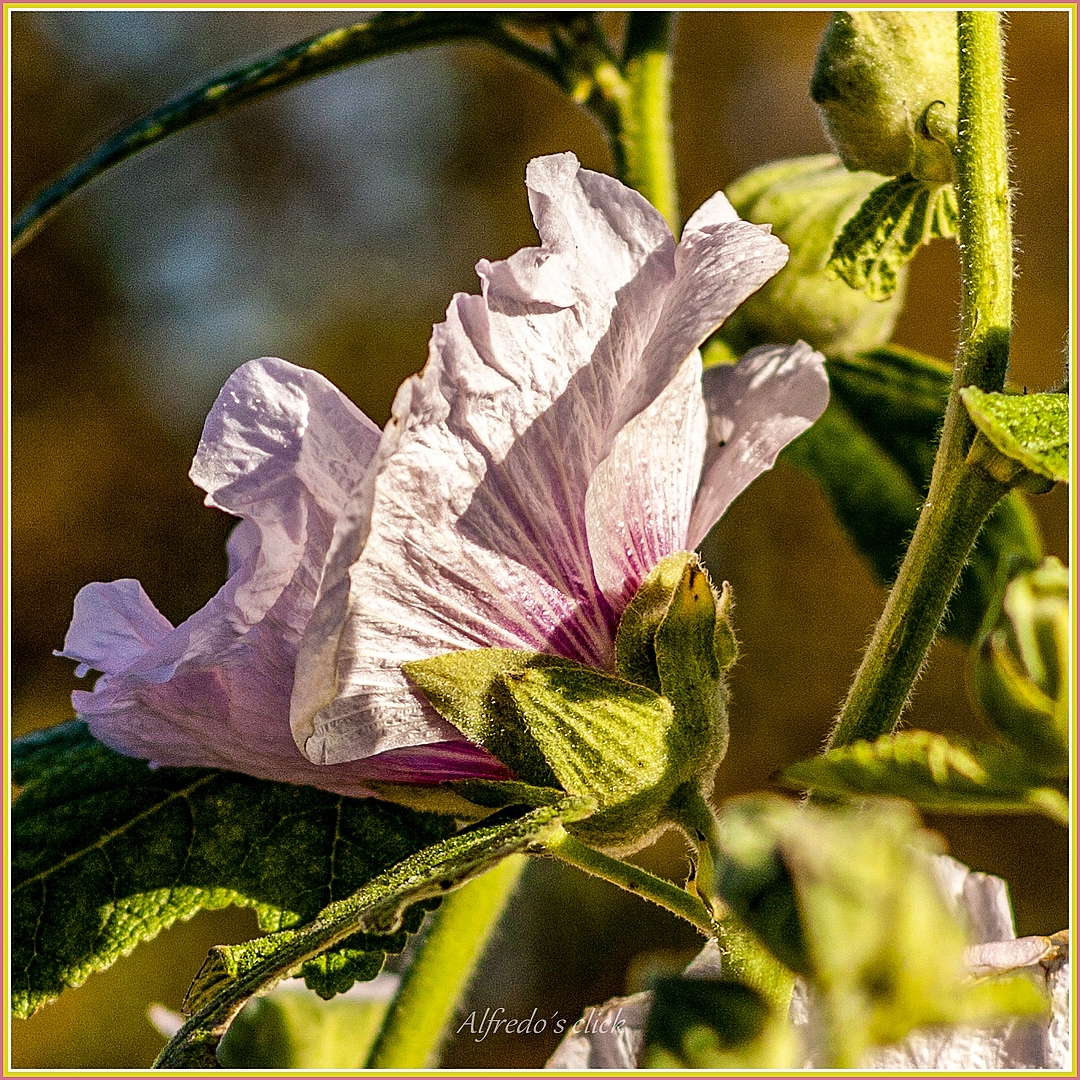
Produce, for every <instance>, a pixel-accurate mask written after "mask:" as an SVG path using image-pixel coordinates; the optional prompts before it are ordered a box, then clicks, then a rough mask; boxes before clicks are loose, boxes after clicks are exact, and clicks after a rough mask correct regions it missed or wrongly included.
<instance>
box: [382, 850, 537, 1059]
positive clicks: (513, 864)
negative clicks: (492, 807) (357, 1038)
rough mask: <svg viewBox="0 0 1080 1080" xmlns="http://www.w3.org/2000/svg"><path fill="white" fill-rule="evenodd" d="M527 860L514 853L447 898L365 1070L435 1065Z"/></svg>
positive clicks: (415, 959) (395, 998) (396, 998)
mask: <svg viewBox="0 0 1080 1080" xmlns="http://www.w3.org/2000/svg"><path fill="white" fill-rule="evenodd" d="M525 861H526V860H525V856H524V855H511V856H510V857H509V858H506V859H504V860H503V861H502V862H501V863H499V864H498V865H497V866H496V867H494V869H492V870H489V871H488V872H487V873H486V874H484V875H483V877H479V878H475V879H474V880H472V881H470V882H469V883H468V884H467V885H464V886H463V887H462V888H460V889H459V890H458V891H457V892H455V893H451V894H450V895H449V896H447V897H446V899H444V900H443V902H442V905H441V906H440V907H439V909H438V911H436V912H435V914H434V915H433V916H432V918H431V924H430V927H429V929H428V931H427V933H426V934H425V935H424V938H423V939H422V940H421V942H420V945H419V948H418V949H417V952H416V956H415V957H414V959H413V962H412V963H411V964H410V965H409V968H408V970H407V971H406V972H405V976H404V978H403V979H402V981H401V986H400V988H399V989H398V992H397V994H396V995H395V997H394V1000H393V1001H392V1002H391V1004H390V1010H389V1012H388V1013H387V1015H386V1019H385V1021H384V1022H383V1027H382V1031H380V1033H379V1037H378V1039H376V1041H375V1044H374V1046H372V1048H371V1052H370V1053H369V1055H368V1059H367V1062H366V1063H365V1065H364V1068H366V1069H423V1068H425V1067H428V1066H430V1065H431V1064H432V1059H433V1058H434V1057H435V1055H436V1053H437V1052H438V1049H439V1045H440V1043H441V1042H442V1039H443V1036H444V1033H445V1030H446V1025H447V1022H448V1021H449V1020H450V1018H451V1017H452V1015H453V1013H454V1009H455V1008H456V1006H457V1003H458V1000H459V999H460V997H461V995H462V993H463V992H464V990H465V988H466V986H467V985H468V982H469V979H470V978H471V977H472V973H473V971H474V969H475V967H476V965H477V963H478V962H479V960H480V958H481V957H482V956H483V954H484V949H485V947H486V946H487V943H488V941H489V939H490V938H491V934H492V932H493V931H494V929H495V925H496V923H497V922H498V920H499V917H500V915H502V913H503V910H504V909H505V907H506V904H507V901H508V900H509V899H510V894H511V893H512V892H513V891H514V887H515V886H516V885H517V882H518V879H519V878H520V877H521V871H522V870H523V869H524V867H525Z"/></svg>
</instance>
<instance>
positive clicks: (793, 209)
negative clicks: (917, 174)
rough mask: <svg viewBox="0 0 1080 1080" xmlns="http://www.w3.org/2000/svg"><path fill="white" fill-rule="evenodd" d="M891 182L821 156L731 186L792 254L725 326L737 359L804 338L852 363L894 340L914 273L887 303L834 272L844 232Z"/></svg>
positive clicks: (748, 214)
mask: <svg viewBox="0 0 1080 1080" xmlns="http://www.w3.org/2000/svg"><path fill="white" fill-rule="evenodd" d="M884 180H885V177H883V176H881V175H880V174H878V173H873V172H851V171H849V170H848V169H846V168H845V167H844V166H843V165H841V164H840V161H839V160H838V159H837V158H836V157H834V156H833V155H831V154H818V155H815V156H813V157H800V158H793V159H791V160H788V161H774V162H770V163H769V164H767V165H762V166H760V167H759V168H756V169H752V170H751V171H750V172H748V173H746V174H745V175H743V176H740V177H739V178H738V179H737V180H736V181H734V182H733V183H732V184H730V185H728V187H727V188H726V189H725V194H726V195H727V197H728V198H729V199H730V200H731V204H732V206H734V207H735V210H736V212H737V213H738V215H739V217H741V218H743V219H745V220H746V221H753V222H755V223H757V224H768V225H770V226H771V227H772V231H773V233H774V234H775V235H776V236H778V237H779V238H780V239H781V240H783V242H784V243H785V244H787V246H788V249H789V251H790V256H789V258H788V261H787V263H786V264H785V265H784V267H783V268H782V269H781V270H780V272H779V273H778V274H776V275H775V276H774V277H772V278H770V279H769V281H767V282H766V283H765V284H764V285H763V286H762V287H761V288H760V289H758V291H757V292H755V293H754V294H753V295H752V296H750V297H749V298H748V299H746V300H744V301H743V303H741V304H740V305H739V307H738V308H737V309H736V311H735V312H734V313H733V314H732V315H731V317H730V318H729V319H727V321H726V322H725V323H724V324H723V326H721V327H720V330H719V331H718V334H717V338H716V340H722V341H723V342H724V343H726V344H727V345H728V346H730V348H731V350H732V352H733V355H734V358H738V357H739V356H740V355H741V354H742V353H744V352H746V351H747V350H748V349H751V348H753V347H754V346H755V345H761V344H765V343H766V342H776V341H799V340H800V339H801V340H802V341H805V342H807V343H808V344H809V345H812V346H813V347H814V348H815V349H817V350H818V351H819V352H823V353H824V354H825V355H826V356H850V355H852V354H854V353H857V352H862V351H864V350H866V349H872V348H875V347H876V346H878V345H883V344H884V343H885V342H886V341H888V340H889V337H890V335H891V334H892V330H893V326H894V325H895V324H896V319H897V316H898V315H899V314H900V310H901V308H902V306H903V301H904V296H903V294H904V279H905V277H906V274H907V271H906V268H903V267H901V268H900V270H899V271H898V274H897V277H898V287H897V289H896V291H895V292H894V293H893V295H892V296H891V297H890V298H889V300H888V301H887V302H884V303H883V302H877V301H875V300H873V299H872V298H871V297H869V296H867V295H866V293H864V292H859V291H857V290H855V289H852V288H850V287H849V286H848V285H847V284H846V283H845V282H843V281H840V280H839V279H838V278H837V277H836V275H835V274H830V273H828V272H827V271H826V264H827V263H828V261H829V256H830V255H831V253H832V249H833V244H834V243H835V241H836V238H837V236H838V235H839V233H840V230H841V229H842V227H843V226H844V224H845V223H846V222H847V221H848V220H849V219H850V218H851V217H852V216H853V215H854V214H855V213H856V212H857V211H858V209H859V207H860V206H861V205H862V203H863V200H865V199H866V197H867V196H868V195H869V194H870V193H871V192H872V191H873V190H874V189H875V188H877V187H878V186H879V185H880V184H882V183H883V182H884Z"/></svg>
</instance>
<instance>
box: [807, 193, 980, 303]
mask: <svg viewBox="0 0 1080 1080" xmlns="http://www.w3.org/2000/svg"><path fill="white" fill-rule="evenodd" d="M959 215H960V211H959V206H958V205H957V201H956V191H955V189H954V188H953V186H952V184H926V183H924V182H923V181H922V180H916V179H915V178H914V177H912V176H899V177H897V178H896V179H895V180H889V181H887V182H886V183H884V184H882V185H881V186H880V187H878V188H876V189H875V190H874V191H872V192H871V193H870V195H869V196H868V197H867V199H866V201H865V202H864V203H863V204H862V206H861V207H860V208H859V210H858V212H857V213H856V214H855V216H854V217H852V218H851V219H850V220H849V221H848V222H847V224H846V225H845V226H844V228H843V229H842V230H841V232H840V235H839V236H838V237H837V238H836V243H835V244H834V245H833V250H832V255H831V256H830V257H829V263H828V270H829V272H831V273H834V274H835V275H836V276H837V277H839V278H840V279H841V280H842V281H845V282H847V284H848V285H850V286H851V287H852V288H853V289H858V290H860V291H861V292H865V293H866V294H867V295H868V296H869V297H870V298H871V299H873V300H887V299H888V298H889V297H890V296H892V294H893V293H894V292H896V290H897V288H898V287H899V285H900V283H901V280H902V278H901V270H902V268H903V267H904V266H905V265H906V264H907V263H908V262H910V261H911V259H912V258H914V256H915V253H916V252H917V251H918V250H919V248H920V247H921V246H922V245H923V244H928V243H929V242H930V241H931V240H934V239H937V238H939V237H940V238H943V239H949V238H950V237H953V236H955V235H956V228H957V224H958V222H959Z"/></svg>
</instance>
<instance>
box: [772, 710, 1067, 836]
mask: <svg viewBox="0 0 1080 1080" xmlns="http://www.w3.org/2000/svg"><path fill="white" fill-rule="evenodd" d="M781 778H782V779H783V781H784V782H785V783H786V784H788V785H790V786H791V787H795V788H802V789H812V790H813V791H814V792H816V793H817V794H819V795H824V796H831V797H834V798H851V799H863V798H865V797H867V796H869V795H882V796H894V797H897V798H903V799H907V800H908V801H909V802H912V803H914V804H915V805H916V806H917V807H919V809H921V810H925V811H928V812H933V813H941V814H1018V813H1027V814H1042V815H1044V816H1046V817H1049V818H1050V819H1051V820H1052V821H1056V822H1057V823H1058V824H1059V825H1066V826H1067V825H1068V821H1069V804H1068V800H1067V799H1066V798H1065V796H1064V795H1063V794H1062V793H1061V792H1060V791H1058V790H1057V789H1056V788H1054V787H1051V786H1049V785H1048V784H1047V783H1046V777H1045V775H1044V774H1042V773H1040V772H1039V771H1036V770H1033V769H1032V768H1031V766H1030V765H1029V764H1028V763H1027V762H1025V761H1024V760H1023V759H1022V758H1021V757H1020V756H1019V755H1018V754H1016V753H1015V752H1010V751H1007V750H1005V749H1003V748H1001V747H998V746H993V745H989V744H984V745H972V746H963V745H960V744H959V743H957V742H955V741H950V740H949V739H947V738H946V737H945V736H944V735H936V734H934V733H932V732H929V731H901V732H897V733H896V734H893V735H883V736H881V738H880V739H876V740H875V741H874V742H867V741H866V740H860V741H859V742H855V743H852V744H851V745H849V746H843V747H838V748H837V749H835V750H830V751H828V752H827V753H825V754H821V755H819V756H817V757H813V758H809V759H808V760H806V761H800V762H796V763H795V764H794V765H789V766H788V767H787V768H786V769H784V770H783V772H782V773H781Z"/></svg>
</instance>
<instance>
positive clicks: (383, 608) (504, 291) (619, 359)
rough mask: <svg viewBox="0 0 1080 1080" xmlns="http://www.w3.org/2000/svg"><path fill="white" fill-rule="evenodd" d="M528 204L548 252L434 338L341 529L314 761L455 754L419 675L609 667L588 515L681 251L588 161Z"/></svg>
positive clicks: (303, 666) (550, 172)
mask: <svg viewBox="0 0 1080 1080" xmlns="http://www.w3.org/2000/svg"><path fill="white" fill-rule="evenodd" d="M528 185H529V200H530V205H531V207H532V210H533V215H534V218H535V220H536V223H537V229H538V231H539V233H540V237H541V241H542V246H541V247H540V248H528V249H525V250H523V251H520V252H518V253H517V254H516V255H514V256H512V257H511V258H510V259H508V260H506V261H505V262H503V263H488V262H481V263H480V264H479V265H478V267H477V271H478V273H479V275H480V277H481V281H482V285H483V295H482V296H462V295H459V296H458V297H456V298H455V299H454V301H453V303H452V304H451V305H450V308H449V310H448V312H447V319H446V322H445V323H443V324H441V325H439V326H437V327H436V328H435V331H434V334H433V336H432V342H431V349H430V356H429V362H428V365H427V367H426V368H425V369H424V372H423V373H422V374H421V375H420V376H418V377H415V378H413V379H410V380H409V381H408V382H406V383H405V385H404V386H402V388H401V390H400V391H399V393H398V397H397V400H396V401H395V403H394V411H393V419H392V420H391V422H390V424H389V425H388V427H387V429H386V432H385V433H384V436H383V444H382V447H381V449H380V452H379V459H378V463H377V466H376V470H375V475H376V479H375V481H374V483H373V484H372V485H371V487H370V489H368V490H366V491H365V492H363V493H362V494H358V498H357V500H356V504H355V505H354V506H353V507H350V508H349V510H348V511H347V520H346V521H344V522H343V523H342V526H341V528H340V529H339V537H338V539H337V540H336V541H335V549H334V551H333V552H332V553H331V557H330V561H329V564H328V568H327V573H326V576H325V582H324V588H323V592H322V594H321V596H320V601H319V607H318V609H317V610H316V613H315V616H314V617H313V620H312V623H311V627H310V629H309V632H308V634H307V635H306V637H305V641H304V643H303V646H302V649H301V656H300V662H299V665H298V670H297V689H296V692H295V694H294V699H293V729H294V733H295V735H296V737H297V741H298V743H299V744H300V745H302V746H304V748H305V753H307V754H308V756H309V757H311V758H312V759H313V760H316V761H339V760H347V759H351V758H354V757H359V756H364V755H367V754H371V753H376V752H379V751H381V750H385V749H389V748H392V747H398V746H407V745H412V744H416V743H420V742H425V741H429V740H431V739H434V738H446V737H447V727H446V725H445V724H444V723H443V722H442V721H441V720H440V719H439V718H438V717H437V715H436V714H434V712H433V711H432V710H431V709H430V708H428V707H427V706H426V704H425V703H424V702H423V701H422V699H421V698H420V696H419V695H418V694H417V693H416V692H414V691H413V690H412V689H411V688H410V686H409V684H408V683H407V681H406V680H405V678H404V676H403V674H402V673H401V671H400V665H401V663H402V662H403V661H405V660H410V659H414V658H418V657H423V656H428V655H432V654H434V653H439V652H445V651H448V650H451V649H460V648H475V647H477V646H493V645H499V646H506V647H515V648H524V649H539V650H542V651H546V652H555V653H560V654H562V655H567V656H572V657H574V658H576V659H580V660H581V661H582V662H584V663H588V664H591V665H592V666H595V667H606V666H609V665H610V663H611V660H612V655H613V631H614V625H615V615H614V613H613V612H612V611H611V610H610V609H609V607H608V605H607V604H606V602H605V600H604V598H603V596H602V594H601V593H600V591H599V590H598V589H597V587H596V583H595V581H594V578H593V570H592V560H591V556H590V552H589V544H588V536H587V531H586V526H585V497H586V491H587V489H588V484H589V481H590V478H591V476H592V474H593V471H594V470H595V468H596V466H597V465H598V464H599V462H600V461H601V460H603V458H604V457H605V456H606V455H607V453H608V451H609V450H610V447H611V443H612V441H613V439H614V438H615V436H616V434H617V433H618V430H619V426H620V425H618V424H617V423H616V420H615V418H616V417H617V416H618V415H619V414H620V412H621V402H622V397H623V395H624V394H625V391H626V388H627V386H628V385H629V384H630V382H631V381H632V379H633V378H634V376H635V374H636V371H637V368H638V366H639V365H640V360H641V355H642V350H643V349H644V347H645V344H646V342H647V341H648V339H649V337H650V335H651V333H652V330H653V328H654V326H655V323H656V320H657V318H658V316H659V313H660V309H661V307H662V305H663V297H664V294H665V292H666V290H667V288H668V287H669V285H670V283H671V281H672V280H673V277H674V272H675V271H674V248H675V244H674V241H673V240H672V237H671V235H670V233H669V232H668V230H667V227H666V225H665V224H664V222H663V220H662V218H661V217H660V215H659V214H657V212H656V211H655V210H654V209H653V208H652V207H651V206H649V204H648V203H647V202H646V201H645V200H644V199H643V198H642V197H641V196H640V195H638V194H637V193H636V192H633V191H630V190H629V189H627V188H625V187H623V186H622V185H621V184H619V183H618V182H617V181H615V180H613V179H611V178H610V177H607V176H602V175H600V174H597V173H591V172H588V171H587V170H584V169H581V168H580V167H579V166H578V163H577V160H576V158H574V157H573V155H570V154H563V155H558V156H555V157H552V158H542V159H538V160H537V161H534V162H532V163H531V164H530V167H529V173H528ZM673 371H674V369H672V373H673ZM668 378H669V379H670V373H669V376H668ZM659 389H662V386H660V387H657V390H659ZM369 522H370V534H369V533H368V532H367V527H368V523H369Z"/></svg>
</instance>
